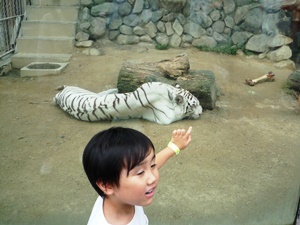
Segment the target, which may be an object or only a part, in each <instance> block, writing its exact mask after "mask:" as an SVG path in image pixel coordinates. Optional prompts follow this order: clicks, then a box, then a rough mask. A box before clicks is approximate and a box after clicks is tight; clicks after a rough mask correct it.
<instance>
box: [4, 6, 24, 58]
mask: <svg viewBox="0 0 300 225" xmlns="http://www.w3.org/2000/svg"><path fill="white" fill-rule="evenodd" d="M26 2H27V1H26V0H0V59H1V58H2V57H3V56H5V55H7V54H9V53H11V52H13V51H14V50H15V44H16V39H17V36H18V32H19V29H20V25H21V20H22V19H23V17H24V15H25V9H26Z"/></svg>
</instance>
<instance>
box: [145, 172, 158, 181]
mask: <svg viewBox="0 0 300 225" xmlns="http://www.w3.org/2000/svg"><path fill="white" fill-rule="evenodd" d="M157 179H159V174H158V171H151V172H150V173H149V177H148V180H147V182H148V184H153V183H154V182H156V180H157Z"/></svg>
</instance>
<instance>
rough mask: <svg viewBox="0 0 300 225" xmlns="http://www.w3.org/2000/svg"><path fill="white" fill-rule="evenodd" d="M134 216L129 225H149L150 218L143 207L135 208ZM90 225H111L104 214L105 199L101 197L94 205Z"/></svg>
mask: <svg viewBox="0 0 300 225" xmlns="http://www.w3.org/2000/svg"><path fill="white" fill-rule="evenodd" d="M134 208H135V210H134V216H133V218H132V220H131V221H130V223H128V224H127V225H148V218H147V216H146V215H145V213H144V209H143V207H142V206H134ZM88 225H111V224H109V223H108V222H107V221H106V219H105V217H104V213H103V198H102V197H101V196H99V197H98V198H97V200H96V202H95V204H94V207H93V210H92V213H91V216H90V218H89V221H88Z"/></svg>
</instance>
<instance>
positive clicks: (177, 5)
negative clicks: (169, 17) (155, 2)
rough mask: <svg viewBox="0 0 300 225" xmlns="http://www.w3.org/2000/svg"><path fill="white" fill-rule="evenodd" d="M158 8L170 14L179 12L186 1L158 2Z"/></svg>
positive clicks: (167, 0)
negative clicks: (170, 12)
mask: <svg viewBox="0 0 300 225" xmlns="http://www.w3.org/2000/svg"><path fill="white" fill-rule="evenodd" d="M159 2H160V6H161V7H162V8H165V9H166V10H170V9H172V12H177V13H178V12H181V11H182V9H183V7H184V6H185V4H186V0H160V1H159Z"/></svg>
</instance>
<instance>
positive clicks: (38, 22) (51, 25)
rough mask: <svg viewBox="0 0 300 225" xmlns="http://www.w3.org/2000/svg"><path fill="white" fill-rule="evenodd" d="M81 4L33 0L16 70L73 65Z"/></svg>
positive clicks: (19, 41)
mask: <svg viewBox="0 0 300 225" xmlns="http://www.w3.org/2000/svg"><path fill="white" fill-rule="evenodd" d="M79 1H80V0H31V3H32V4H31V5H27V6H26V18H25V19H24V20H23V21H22V24H21V31H20V35H19V37H18V38H17V48H16V50H17V54H15V55H13V56H12V58H11V61H12V67H13V68H17V69H20V68H22V67H24V66H27V65H28V64H30V63H32V62H58V63H62V62H69V60H70V58H71V56H72V53H73V46H74V39H75V32H76V23H77V18H78V9H79Z"/></svg>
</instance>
